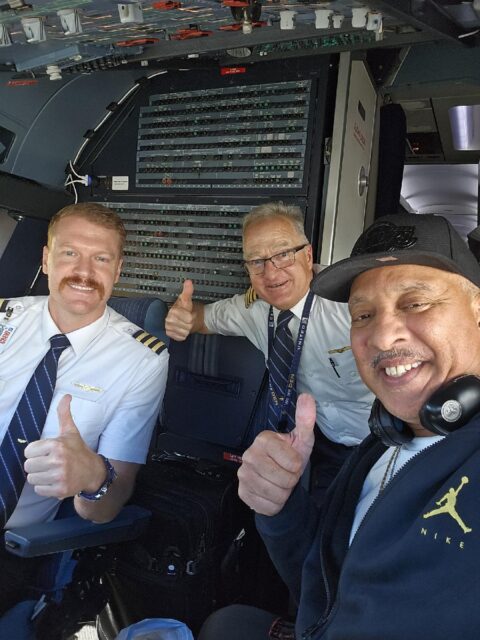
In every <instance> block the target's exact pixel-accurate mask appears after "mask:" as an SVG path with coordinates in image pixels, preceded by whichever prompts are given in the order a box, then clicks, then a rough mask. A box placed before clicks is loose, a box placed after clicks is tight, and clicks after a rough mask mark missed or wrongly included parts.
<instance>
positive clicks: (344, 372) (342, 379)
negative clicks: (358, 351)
mask: <svg viewBox="0 0 480 640" xmlns="http://www.w3.org/2000/svg"><path fill="white" fill-rule="evenodd" d="M326 362H327V369H328V370H329V373H330V378H331V379H332V380H336V381H337V382H338V383H339V384H342V385H343V384H355V383H358V382H360V375H359V373H358V369H357V365H356V362H355V358H354V357H353V352H352V350H351V348H350V347H343V348H340V349H330V350H329V351H328V352H327V358H326Z"/></svg>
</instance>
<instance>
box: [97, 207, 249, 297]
mask: <svg viewBox="0 0 480 640" xmlns="http://www.w3.org/2000/svg"><path fill="white" fill-rule="evenodd" d="M107 206H112V207H113V208H114V209H115V210H116V211H117V212H118V213H119V215H120V216H121V218H122V220H123V222H124V224H125V227H126V230H127V242H126V246H125V257H124V263H123V268H122V273H121V275H120V280H119V282H118V284H117V285H116V287H115V293H116V294H117V295H123V296H125V295H127V296H128V295H132V296H144V295H151V296H158V297H159V298H162V299H163V300H165V301H167V302H168V301H174V300H175V299H176V297H177V296H178V294H179V293H180V291H181V289H182V284H183V281H184V280H185V278H191V279H193V281H194V286H195V297H196V298H198V299H200V300H205V301H214V300H217V299H220V298H225V297H228V296H231V295H233V294H235V293H241V292H243V291H245V289H246V287H247V286H248V279H247V277H246V274H245V270H244V268H243V256H242V218H243V216H244V215H245V214H246V213H247V212H248V211H249V210H250V208H251V207H250V206H247V205H215V204H207V205H204V204H158V203H155V204H154V203H128V204H127V203H118V202H115V203H113V202H112V203H107Z"/></svg>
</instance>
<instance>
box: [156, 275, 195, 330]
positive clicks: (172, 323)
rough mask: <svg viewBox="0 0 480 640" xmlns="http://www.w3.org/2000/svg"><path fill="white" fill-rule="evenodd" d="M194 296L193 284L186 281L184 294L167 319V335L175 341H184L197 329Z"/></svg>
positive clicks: (179, 297) (172, 307) (171, 309)
mask: <svg viewBox="0 0 480 640" xmlns="http://www.w3.org/2000/svg"><path fill="white" fill-rule="evenodd" d="M192 296H193V282H192V281H191V280H185V282H184V283H183V289H182V293H181V294H180V295H179V296H178V298H177V300H176V301H175V303H174V304H173V305H172V306H171V308H170V311H169V312H168V314H167V317H166V318H165V331H166V334H167V336H169V337H170V338H172V339H173V340H178V341H183V340H185V339H186V338H187V337H188V336H189V335H190V333H192V331H193V330H194V329H195V320H196V313H195V309H194V304H193V301H192ZM202 319H203V318H202Z"/></svg>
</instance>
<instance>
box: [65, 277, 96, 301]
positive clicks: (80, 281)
mask: <svg viewBox="0 0 480 640" xmlns="http://www.w3.org/2000/svg"><path fill="white" fill-rule="evenodd" d="M68 284H77V285H79V286H80V287H89V288H90V289H95V290H96V291H98V294H99V296H100V297H101V298H103V297H104V295H105V287H104V286H103V284H102V283H101V282H97V281H96V280H94V279H93V278H81V277H80V276H68V277H66V278H63V279H62V280H61V282H60V285H59V287H58V288H59V289H60V290H62V289H63V287H66V286H67V285H68Z"/></svg>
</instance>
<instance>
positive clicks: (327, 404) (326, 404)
mask: <svg viewBox="0 0 480 640" xmlns="http://www.w3.org/2000/svg"><path fill="white" fill-rule="evenodd" d="M322 404H323V406H324V407H329V406H330V402H322Z"/></svg>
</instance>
